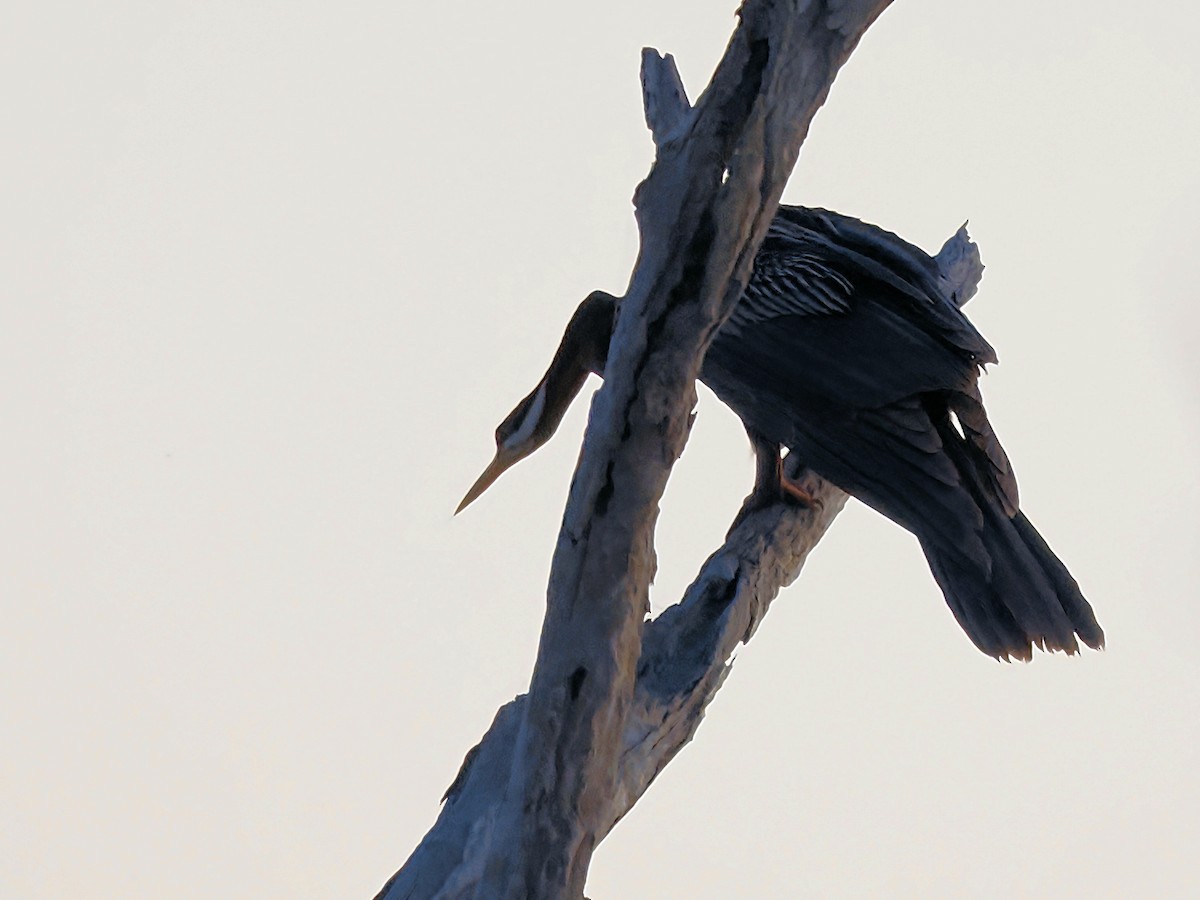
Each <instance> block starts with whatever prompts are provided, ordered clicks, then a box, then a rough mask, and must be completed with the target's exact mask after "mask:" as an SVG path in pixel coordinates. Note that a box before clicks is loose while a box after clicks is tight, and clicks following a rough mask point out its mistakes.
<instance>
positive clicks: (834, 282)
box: [725, 206, 996, 365]
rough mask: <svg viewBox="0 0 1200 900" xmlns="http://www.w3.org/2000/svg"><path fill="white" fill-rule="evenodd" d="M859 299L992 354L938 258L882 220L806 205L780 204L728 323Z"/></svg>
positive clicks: (982, 357) (971, 352)
mask: <svg viewBox="0 0 1200 900" xmlns="http://www.w3.org/2000/svg"><path fill="white" fill-rule="evenodd" d="M864 303H871V304H876V305H878V306H879V307H880V310H879V311H878V312H879V315H880V316H883V317H892V318H895V319H897V320H899V322H901V323H903V325H904V327H905V328H906V329H908V330H912V331H914V332H921V333H923V334H924V335H925V336H926V337H928V338H929V339H930V340H931V341H932V342H934V343H936V344H941V345H944V346H945V347H946V348H947V349H948V350H950V351H952V352H955V353H957V354H959V355H961V356H963V357H964V358H965V359H967V360H968V361H970V362H974V363H976V364H979V365H982V364H984V363H988V362H995V361H996V353H995V351H994V350H993V349H992V347H991V346H990V345H989V344H988V343H987V341H985V340H984V339H983V336H982V335H980V334H979V332H978V331H977V330H976V329H975V327H974V326H973V325H972V324H971V323H970V321H968V320H967V318H966V316H964V315H963V313H962V311H961V310H960V309H959V308H958V305H957V304H956V302H955V300H954V298H953V297H951V296H949V295H948V294H947V291H946V281H945V278H944V277H943V276H942V273H941V271H940V270H939V268H938V265H937V262H936V260H934V259H933V258H932V257H930V256H929V255H928V254H926V253H925V252H924V251H922V250H921V249H920V248H918V247H915V246H914V245H912V244H910V243H908V242H907V241H905V240H903V239H902V238H900V237H898V236H896V235H894V234H892V233H891V232H888V231H884V230H883V229H882V228H878V227H876V226H874V225H868V224H867V223H865V222H860V221H859V220H858V219H852V218H850V217H848V216H842V215H839V214H837V213H832V212H827V211H825V210H816V209H807V208H804V207H793V206H783V207H780V210H779V214H778V215H777V216H776V218H775V220H774V221H773V222H772V223H771V227H770V229H769V230H768V232H767V237H766V239H765V240H764V242H763V245H762V248H761V249H760V251H759V254H758V256H757V257H756V259H755V264H754V271H753V273H752V275H751V278H750V282H749V284H748V285H747V287H746V291H745V293H744V295H743V297H742V300H741V302H740V303H739V304H738V306H737V308H735V310H734V313H733V315H732V316H731V317H730V319H729V322H728V323H727V325H726V326H725V327H726V328H727V329H729V330H730V333H736V332H737V331H738V330H740V329H743V328H746V327H749V326H752V325H755V324H758V323H761V322H767V321H771V320H773V319H777V318H782V317H786V316H800V317H813V316H817V317H827V316H839V315H846V314H850V313H851V312H853V311H854V310H855V309H857V308H859V307H861V306H862V305H863V304H864Z"/></svg>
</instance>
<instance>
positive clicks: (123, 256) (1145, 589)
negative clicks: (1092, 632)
mask: <svg viewBox="0 0 1200 900" xmlns="http://www.w3.org/2000/svg"><path fill="white" fill-rule="evenodd" d="M734 6H735V4H734V2H733V0H693V2H689V3H683V2H672V3H646V2H634V0H617V2H610V3H606V4H595V5H592V6H588V7H587V8H586V9H585V8H584V6H583V5H582V4H564V3H548V2H542V3H521V4H495V3H484V2H466V3H453V4H451V3H446V4H438V3H431V2H422V3H417V2H408V0H405V2H401V3H363V4H351V5H347V4H334V3H307V2H300V3H296V2H293V3H278V2H274V3H266V2H251V3H247V2H238V3H232V2H204V3H178V2H168V3H161V2H160V3H151V2H144V3H134V2H120V0H118V2H112V3H106V4H96V3H83V2H70V3H42V4H33V3H25V4H21V5H20V6H19V7H18V8H16V9H13V10H10V11H9V12H8V13H7V14H6V15H5V17H4V19H5V23H4V27H3V28H0V69H2V71H3V77H2V78H0V97H2V100H3V108H4V110H5V116H4V119H5V121H4V135H5V140H4V148H5V152H4V161H5V164H4V166H3V167H2V169H0V227H2V228H3V233H2V240H0V325H2V327H0V378H2V384H3V389H2V390H0V422H3V423H4V435H3V438H0V498H3V507H4V515H3V517H2V519H0V615H2V622H3V626H2V628H0V683H2V684H3V687H0V747H2V748H3V758H4V761H3V764H2V765H0V837H2V839H3V844H4V848H5V849H4V852H3V853H0V895H2V896H4V897H14V898H17V897H20V898H43V897H45V898H49V897H61V896H84V897H101V898H107V897H121V898H140V897H147V898H148V897H161V896H172V897H180V898H213V897H242V896H245V897H258V898H270V897H284V896H287V897H306V898H307V897H311V898H331V897H369V896H372V895H373V894H374V892H375V891H376V890H377V889H378V888H379V887H380V886H381V885H382V883H383V882H384V880H385V879H386V878H387V877H388V876H389V875H390V874H391V873H392V871H393V870H394V869H395V868H396V867H397V866H398V865H399V864H400V863H401V862H403V860H404V859H405V858H406V856H407V855H408V853H409V852H410V850H411V849H412V848H413V846H414V845H415V844H416V843H417V841H418V840H419V839H420V837H421V835H422V834H423V833H424V832H425V830H426V829H427V828H428V826H429V825H430V824H432V822H433V820H434V818H435V817H436V815H437V811H438V798H439V797H440V796H441V795H442V792H443V791H444V789H445V787H446V786H447V785H448V784H449V783H450V781H451V780H452V779H453V777H454V774H455V772H456V771H457V768H458V765H459V763H460V761H461V759H462V757H463V754H464V753H465V752H466V751H467V750H468V749H469V748H470V747H471V746H472V744H474V742H475V741H476V740H477V739H478V738H479V736H480V735H481V734H482V732H483V731H484V729H485V728H486V727H487V725H488V723H489V722H490V721H491V717H492V714H493V713H494V711H495V709H496V707H497V706H498V705H499V704H501V703H503V702H504V701H506V700H508V699H509V698H511V697H512V696H513V695H514V694H516V693H518V692H520V691H522V690H524V688H525V686H526V684H527V681H528V677H529V672H530V668H531V666H532V662H533V655H534V650H535V647H536V643H537V638H538V631H539V628H540V624H541V615H542V609H543V598H544V590H545V580H546V574H547V572H548V567H549V560H550V553H551V550H552V547H553V543H554V539H555V535H556V532H557V528H558V519H559V517H560V514H561V511H562V506H563V501H564V498H565V493H566V487H567V483H568V480H569V478H570V472H571V468H572V466H573V464H574V461H575V458H576V454H577V452H578V442H579V436H580V435H581V433H582V428H583V417H584V409H585V406H586V404H585V403H583V402H579V403H578V404H577V406H576V408H575V409H573V410H572V413H571V414H570V416H569V417H568V419H567V420H566V422H565V423H564V425H563V428H562V430H561V432H560V435H559V436H558V437H557V438H556V439H555V441H554V442H553V443H552V444H551V445H550V446H548V447H547V448H546V449H544V450H543V451H542V452H540V453H539V454H538V455H537V456H536V457H535V458H534V459H533V460H530V461H528V462H526V463H525V464H523V465H522V466H520V467H519V468H518V469H516V470H514V471H513V472H511V473H510V474H508V475H507V476H506V477H505V478H504V479H502V481H501V482H500V483H499V484H497V486H496V487H494V488H493V489H492V490H491V491H490V492H489V493H488V494H487V495H485V496H484V497H483V498H482V499H481V500H480V501H478V502H477V503H476V504H475V505H474V506H472V507H471V508H470V510H468V512H467V513H465V514H464V515H462V516H459V517H458V518H452V517H451V512H452V510H453V509H454V507H455V505H456V504H457V502H458V500H459V498H460V497H461V496H462V494H463V492H464V491H465V490H466V488H467V487H468V486H469V485H470V483H471V481H472V480H473V479H474V478H475V476H476V475H477V474H478V472H479V471H480V470H481V469H482V467H483V465H484V464H485V463H486V462H487V460H488V459H489V458H490V456H491V452H492V449H493V448H492V431H493V429H494V428H495V426H496V424H497V423H498V422H499V421H500V419H501V418H502V417H503V416H504V414H505V413H507V412H508V410H509V409H510V408H511V406H512V405H513V403H514V402H515V401H516V400H518V399H519V398H520V397H521V396H523V395H524V394H525V393H526V392H527V391H528V390H529V389H530V387H532V385H533V384H534V382H535V381H536V380H537V379H538V377H540V375H541V373H542V371H543V369H544V367H545V364H546V362H547V361H548V360H549V357H550V354H551V353H552V351H553V349H554V347H555V345H556V343H557V341H558V338H559V335H560V334H561V331H562V327H563V325H564V324H565V322H566V320H567V317H568V316H569V315H570V313H571V311H572V310H573V309H574V308H575V305H576V304H577V303H578V301H579V300H580V298H582V297H583V296H584V295H585V294H586V293H587V292H588V291H589V290H591V289H593V288H605V289H608V290H610V291H613V292H615V293H619V292H621V291H622V290H623V288H624V286H625V283H626V281H627V279H628V276H629V272H630V269H631V266H632V263H633V256H634V253H635V250H636V229H635V226H634V222H633V217H632V214H631V206H630V197H631V195H632V192H633V189H634V186H635V185H636V184H637V182H638V181H639V180H640V179H641V178H642V177H643V176H644V174H645V172H646V170H647V167H648V165H649V162H650V158H651V145H650V141H649V137H648V135H647V134H646V132H645V130H644V124H643V120H642V111H641V101H640V92H639V87H638V80H637V66H638V60H639V53H640V50H641V48H642V47H643V46H644V45H653V46H656V47H658V48H659V49H661V50H663V51H669V52H672V53H674V54H675V55H676V57H677V59H678V61H679V65H680V69H681V71H682V73H683V76H684V79H685V81H686V83H687V85H688V88H689V90H690V91H691V93H692V94H693V96H695V95H696V94H698V93H699V91H700V89H701V88H702V87H703V85H704V84H705V83H706V82H707V79H708V76H709V74H710V72H711V69H712V66H713V64H714V63H715V62H716V60H717V59H718V57H719V55H720V53H721V51H722V50H723V48H724V45H725V42H726V40H727V39H728V35H729V33H730V31H731V29H732V27H733V23H734V18H733V11H734ZM1135 9H1136V12H1134V10H1135ZM1197 46H1200V27H1198V19H1197V13H1196V12H1195V11H1194V10H1193V8H1192V6H1191V5H1189V4H1182V3H1168V2H1163V0H1158V2H1148V3H1144V4H1141V5H1138V6H1136V7H1135V6H1134V5H1131V4H1128V3H1125V4H1119V5H1118V4H1116V3H1107V2H1092V3H1082V2H1067V0H1041V2H1029V0H1018V2H1004V3H999V2H989V3H970V4H968V3H961V2H951V0H928V2H917V0H897V2H896V3H895V4H894V5H893V6H892V8H891V9H890V10H889V11H887V12H886V13H885V14H884V15H883V17H882V18H881V19H880V20H879V21H878V22H877V23H876V24H875V26H874V27H873V28H872V29H871V31H870V32H869V33H868V35H867V36H866V38H865V39H864V40H863V42H862V44H861V45H860V47H859V48H858V50H857V52H856V53H855V55H854V57H853V58H852V59H851V61H850V63H849V64H848V65H847V67H846V68H845V69H844V71H843V73H842V75H841V77H840V78H839V80H838V82H837V83H836V85H835V86H834V89H833V92H832V94H831V96H830V99H829V102H828V104H827V106H826V108H825V109H824V110H823V111H822V112H821V113H820V114H819V115H818V117H817V119H816V122H815V124H814V126H813V129H812V131H811V134H810V136H809V139H808V142H807V144H806V145H805V149H804V152H803V154H802V156H801V159H800V163H799V166H798V168H797V170H796V174H795V176H794V177H793V179H792V183H791V184H790V186H789V188H788V190H787V193H786V195H785V197H786V199H787V200H788V202H793V203H803V204H808V205H822V206H828V207H830V208H834V209H837V210H839V211H841V212H844V213H847V214H851V215H856V216H859V217H862V218H864V219H867V220H869V221H872V222H875V223H877V224H880V225H883V226H885V227H887V228H890V229H892V230H895V231H897V232H899V233H901V234H903V235H904V236H906V237H908V238H909V239H910V240H913V241H915V242H917V243H919V244H921V245H923V246H925V247H926V248H929V249H936V248H937V247H938V246H940V244H941V242H942V240H943V239H944V238H945V237H946V236H947V235H949V234H950V233H952V232H953V231H954V230H955V229H956V228H957V227H958V226H959V225H960V224H961V223H962V222H963V220H965V219H968V218H969V219H970V220H971V230H972V233H973V235H974V236H975V238H976V239H977V240H978V241H979V243H980V246H981V249H982V253H983V257H984V261H985V263H986V264H987V267H988V268H987V272H986V274H985V276H984V280H983V285H982V289H981V291H980V293H979V295H978V296H977V297H976V298H975V299H974V300H973V301H972V303H971V306H970V308H969V312H970V315H971V316H972V318H973V319H974V320H975V322H976V323H977V324H978V325H979V327H980V328H981V330H982V331H983V332H984V334H985V335H986V336H987V337H988V338H989V340H990V341H991V342H992V343H993V344H994V345H995V346H996V348H997V349H998V351H999V354H1000V357H1001V360H1002V365H1001V366H999V367H998V368H996V369H993V370H992V372H991V373H990V374H989V375H988V376H987V378H986V379H985V380H984V385H983V387H984V392H985V397H986V399H987V402H988V406H989V410H990V411H991V413H992V417H993V420H994V422H995V424H996V427H997V429H998V431H999V434H1000V436H1001V438H1002V440H1003V441H1004V443H1005V446H1006V447H1007V449H1008V451H1009V454H1010V456H1011V457H1012V459H1013V462H1014V465H1015V467H1016V470H1017V474H1018V476H1019V478H1020V482H1021V489H1022V499H1023V504H1024V508H1025V509H1026V511H1027V512H1028V514H1029V516H1030V518H1031V519H1032V520H1033V521H1034V522H1036V523H1037V525H1038V526H1039V528H1040V529H1041V530H1042V532H1043V533H1044V534H1045V535H1046V537H1047V538H1048V540H1049V541H1050V542H1051V544H1052V545H1053V546H1054V547H1055V549H1056V550H1057V551H1058V552H1059V554H1060V555H1061V556H1062V557H1063V559H1064V560H1065V561H1066V562H1067V563H1068V565H1069V566H1070V567H1071V569H1072V571H1073V572H1074V574H1075V575H1076V576H1077V578H1078V579H1079V581H1080V583H1081V584H1082V585H1083V587H1084V590H1085V592H1086V594H1087V595H1088V597H1089V598H1090V600H1091V601H1092V604H1093V605H1094V607H1095V609H1096V611H1097V614H1098V616H1099V618H1100V620H1101V622H1102V624H1103V625H1104V627H1105V629H1106V632H1107V635H1108V640H1109V649H1108V650H1107V651H1106V652H1104V653H1090V652H1089V653H1086V654H1085V655H1083V656H1082V657H1080V658H1075V659H1068V658H1060V657H1055V658H1050V657H1045V656H1042V657H1039V658H1037V659H1036V660H1035V661H1034V662H1033V663H1032V664H1031V665H1002V664H998V663H996V662H994V661H992V660H990V659H988V658H986V657H984V656H982V655H981V654H980V653H978V652H977V651H976V650H975V649H974V648H973V647H972V646H971V644H970V643H969V641H968V640H967V639H966V637H965V636H964V635H963V634H962V633H961V632H960V630H959V628H958V626H957V625H956V624H955V623H954V620H953V618H952V617H951V615H950V613H949V611H948V610H947V609H946V607H945V604H944V602H943V600H942V598H941V595H940V592H939V591H938V589H937V587H936V586H935V584H934V582H933V579H932V578H931V576H930V574H929V571H928V569H927V568H926V565H925V563H924V561H923V559H922V556H921V553H920V550H919V548H918V546H917V544H916V542H915V540H914V539H912V538H911V537H910V536H909V535H907V534H906V533H904V532H903V531H901V530H900V529H898V528H896V527H895V526H893V525H892V524H891V523H889V522H887V521H886V520H884V519H882V518H881V517H879V516H878V515H875V514H874V513H871V512H870V511H869V510H866V509H865V508H863V507H861V506H857V505H855V506H853V507H852V508H850V509H848V510H847V512H846V513H845V514H844V515H843V517H842V518H841V519H840V520H839V521H838V522H837V523H836V525H835V527H834V528H833V530H832V532H831V533H830V535H829V536H828V538H827V539H826V540H825V541H824V542H823V543H822V544H821V546H820V547H819V548H818V549H817V551H816V552H815V553H814V555H813V558H812V560H811V563H810V565H809V567H808V569H807V570H806V571H805V573H804V575H803V576H802V577H801V579H800V580H799V581H798V582H797V584H795V585H794V586H793V587H791V588H790V589H788V590H787V591H786V592H785V593H784V594H783V596H782V597H781V598H780V599H779V600H778V601H777V602H776V604H775V606H774V607H773V609H772V611H771V614H770V616H769V617H768V618H767V620H766V621H765V622H764V624H763V626H762V628H760V629H759V631H758V633H757V635H756V637H755V638H754V640H753V641H752V642H751V643H750V644H749V645H748V646H746V647H744V648H742V649H741V650H740V652H739V655H738V659H737V663H736V665H735V667H734V670H733V673H732V675H731V677H730V679H729V681H728V682H727V685H726V687H725V688H724V690H722V692H721V694H720V695H719V696H718V698H717V700H716V702H715V703H714V704H713V706H712V707H711V709H710V711H709V716H708V719H707V720H706V721H705V723H704V725H703V726H702V727H701V729H700V732H699V734H698V736H697V739H696V741H695V742H694V743H693V744H692V745H691V746H689V747H688V748H686V749H685V750H684V752H683V753H682V754H681V755H680V756H679V757H678V759H677V760H676V761H675V762H674V763H673V764H672V765H671V766H670V767H669V768H668V769H667V770H666V771H665V772H664V773H663V775H662V776H661V777H660V779H659V780H658V781H657V782H656V783H655V785H654V786H653V787H652V788H651V790H650V792H649V793H648V795H647V796H646V797H645V799H644V800H643V801H642V802H641V803H639V804H638V806H637V807H636V809H635V810H634V811H633V812H632V813H631V814H630V815H629V816H628V817H627V818H626V819H625V820H624V821H623V822H621V824H620V825H619V826H618V828H617V829H616V831H615V832H614V833H613V835H612V836H611V837H610V838H609V839H608V840H606V841H605V842H604V843H603V844H602V845H601V847H600V848H599V850H598V852H597V854H596V857H595V860H594V863H593V867H592V877H591V880H590V883H589V889H588V894H589V896H591V897H593V898H597V900H604V898H609V900H612V898H675V897H679V898H691V900H710V898H712V900H716V898H728V897H796V896H812V897H863V896H876V897H997V898H998V897H1057V898H1060V897H1088V898H1098V897H1114V898H1116V897H1131V896H1156V897H1193V896H1197V895H1200V860H1198V856H1197V846H1198V845H1200V813H1198V812H1197V810H1198V809H1200V752H1198V749H1197V748H1198V747H1200V651H1198V650H1197V645H1198V640H1197V639H1198V637H1200V604H1198V603H1197V599H1198V594H1200V590H1198V588H1197V584H1198V583H1200V562H1198V553H1197V549H1196V548H1197V544H1198V539H1200V526H1198V525H1197V515H1196V509H1197V506H1198V505H1200V477H1198V475H1197V467H1198V463H1200V459H1198V456H1200V454H1198V453H1197V440H1198V439H1200V415H1198V404H1200V364H1198V363H1197V354H1196V351H1195V344H1196V335H1197V333H1198V332H1200V312H1198V306H1197V302H1196V287H1195V280H1194V270H1195V264H1196V259H1197V250H1196V248H1197V247H1198V246H1200V225H1198V224H1197V217H1196V215H1195V208H1196V207H1197V204H1198V202H1200V174H1198V173H1197V164H1196V161H1197V159H1200V117H1198V115H1197V97H1200V63H1197V55H1196V47H1197ZM752 476H753V463H752V458H751V455H750V452H749V449H748V445H747V443H746V440H745V438H744V436H743V434H742V432H741V429H740V426H739V425H738V423H737V421H736V420H735V419H734V418H733V416H732V414H730V413H729V412H727V411H726V410H724V409H723V408H722V407H721V406H720V405H719V404H718V403H716V402H715V400H713V398H712V397H711V396H710V395H705V396H704V397H703V398H702V400H701V405H700V410H699V419H698V423H697V426H696V428H695V430H694V432H693V435H692V438H691V441H690V443H689V446H688V450H687V453H686V454H685V456H684V458H683V460H682V461H681V463H680V465H679V467H678V468H677V469H676V474H675V476H674V477H673V479H672V482H671V484H670V487H669V489H668V492H667V495H666V497H665V499H664V502H663V515H662V520H661V526H660V528H659V537H658V548H659V555H660V575H659V578H658V583H657V585H656V587H655V590H654V604H655V608H656V609H661V608H662V607H663V606H665V605H667V604H669V603H671V602H673V600H674V599H676V598H677V597H678V595H679V594H680V592H681V590H682V588H683V587H684V586H685V585H686V584H687V582H688V581H690V579H691V577H692V576H693V575H694V573H695V571H696V569H697V568H698V566H699V564H700V562H701V561H702V560H703V558H704V557H705V556H706V555H707V554H708V553H709V552H710V551H711V550H712V549H714V548H715V547H716V546H717V545H718V543H719V541H720V539H721V536H722V535H723V534H724V531H725V529H726V527H727V526H728V524H729V521H730V519H731V517H732V515H733V513H734V512H735V511H736V509H737V506H738V504H739V502H740V499H741V497H742V495H743V494H744V493H745V491H746V490H747V489H748V487H749V485H750V483H751V481H752Z"/></svg>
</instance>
